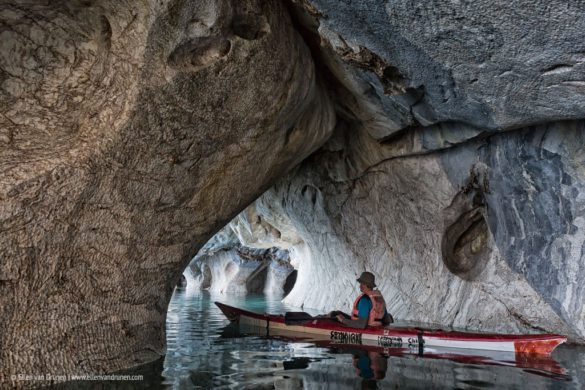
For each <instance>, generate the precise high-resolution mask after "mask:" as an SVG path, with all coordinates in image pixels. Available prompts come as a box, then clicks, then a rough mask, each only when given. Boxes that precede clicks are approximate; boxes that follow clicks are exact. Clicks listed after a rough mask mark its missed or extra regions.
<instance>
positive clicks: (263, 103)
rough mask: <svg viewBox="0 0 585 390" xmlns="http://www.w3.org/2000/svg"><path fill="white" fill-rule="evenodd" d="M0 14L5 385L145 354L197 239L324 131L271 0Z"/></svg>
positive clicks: (53, 7)
mask: <svg viewBox="0 0 585 390" xmlns="http://www.w3.org/2000/svg"><path fill="white" fill-rule="evenodd" d="M0 21H1V23H2V26H3V27H2V29H1V32H0V34H1V35H2V37H1V38H2V39H0V102H1V104H0V121H1V122H0V143H1V147H0V167H1V169H2V174H1V176H0V232H1V234H0V258H1V261H0V345H2V347H1V348H0V361H1V362H2V364H1V367H0V382H2V383H6V382H9V381H10V378H11V375H12V374H17V373H27V374H31V375H37V374H44V373H88V372H89V373H99V372H109V371H112V370H116V369H119V368H123V367H129V366H132V365H136V364H139V363H141V362H144V361H148V360H152V359H154V358H156V357H158V356H160V354H162V353H164V348H165V334H164V329H165V315H166V309H167V305H168V302H169V299H170V295H171V293H172V289H173V287H174V286H175V285H176V283H177V282H178V281H179V278H180V276H181V273H182V271H183V270H184V268H185V266H186V265H187V264H188V262H189V261H190V259H191V258H192V257H193V256H194V255H195V253H196V252H197V250H198V248H200V247H201V246H202V245H203V244H204V243H205V242H206V241H207V240H208V239H209V238H210V237H211V236H212V235H213V234H214V233H215V232H216V231H217V230H219V229H220V228H221V227H222V226H224V225H225V224H226V223H227V222H229V221H230V220H231V219H232V218H233V217H234V216H235V215H236V214H237V213H238V212H239V211H241V210H242V209H243V208H245V207H246V206H247V205H248V204H249V203H250V202H251V201H252V200H253V199H255V198H256V197H257V196H258V195H260V194H261V193H262V192H263V191H264V190H265V189H266V188H267V187H269V186H270V184H271V183H272V182H273V181H274V180H275V179H276V178H277V177H279V176H280V175H282V174H283V173H284V172H285V171H286V170H288V169H289V168H291V167H293V166H294V165H296V164H297V163H298V162H299V161H301V160H302V159H303V158H304V157H305V156H307V155H309V154H310V153H311V152H312V151H314V150H315V149H317V148H318V147H319V146H320V145H321V144H322V143H323V142H324V141H325V140H326V139H327V138H328V136H329V134H330V132H331V130H332V127H333V123H334V112H333V108H332V104H331V102H330V99H329V98H328V95H327V92H326V91H324V89H323V88H322V87H321V85H320V81H318V80H317V76H316V71H315V68H314V66H313V63H312V59H311V55H310V52H309V50H308V48H307V47H306V45H305V44H304V43H303V40H302V39H301V37H300V36H299V35H298V34H297V33H296V32H295V30H294V29H293V27H292V24H291V22H290V18H289V17H288V12H287V10H286V9H285V8H284V7H283V6H282V5H281V3H280V2H261V1H255V0H251V1H234V2H230V1H215V0H206V1H195V2H193V1H182V0H173V1H144V2H141V3H140V5H139V6H137V4H136V3H135V2H130V1H118V0H116V1H108V0H102V1H89V2H88V1H69V2H30V1H17V2H13V1H11V2H9V1H1V2H0ZM283 47H286V50H283V49H282V48H283ZM21 385H22V384H21Z"/></svg>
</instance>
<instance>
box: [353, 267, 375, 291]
mask: <svg viewBox="0 0 585 390" xmlns="http://www.w3.org/2000/svg"><path fill="white" fill-rule="evenodd" d="M356 280H357V281H358V282H360V283H363V284H365V285H366V286H368V287H369V288H374V287H376V277H375V276H374V274H373V273H371V272H368V271H366V272H362V274H361V276H360V277H359V278H357V279H356Z"/></svg>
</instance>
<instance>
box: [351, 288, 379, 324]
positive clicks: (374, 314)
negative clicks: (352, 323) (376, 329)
mask: <svg viewBox="0 0 585 390" xmlns="http://www.w3.org/2000/svg"><path fill="white" fill-rule="evenodd" d="M364 295H367V296H368V297H370V300H371V301H372V309H371V310H370V315H369V316H368V326H382V320H383V319H384V315H385V314H386V301H384V297H383V296H382V293H381V292H380V290H372V291H370V292H369V293H362V294H360V295H359V296H358V297H357V298H356V300H355V301H354V303H353V309H352V311H351V319H352V320H357V319H358V318H359V317H358V307H357V306H358V302H359V301H360V299H362V297H363V296H364Z"/></svg>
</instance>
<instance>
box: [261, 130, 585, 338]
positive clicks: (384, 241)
mask: <svg viewBox="0 0 585 390" xmlns="http://www.w3.org/2000/svg"><path fill="white" fill-rule="evenodd" d="M582 132H583V123H582V122H578V123H573V122H567V123H558V124H551V125H546V126H540V127H536V128H527V129H524V130H519V131H514V132H510V133H506V134H501V135H495V136H493V137H490V138H486V139H484V140H481V141H476V142H470V143H466V144H462V145H459V146H457V147H454V148H451V149H448V150H445V151H443V152H438V153H434V154H427V155H418V156H410V157H402V158H394V159H389V160H386V161H383V162H381V163H379V164H377V165H376V166H374V167H372V168H371V169H369V170H366V171H365V172H364V173H363V174H361V175H360V176H358V177H345V178H344V180H340V179H339V176H337V173H338V172H339V171H343V169H337V170H330V169H329V167H331V166H337V165H344V164H346V162H345V161H344V160H343V159H341V158H339V157H338V156H337V155H335V154H331V153H329V152H327V151H326V148H325V149H324V150H323V151H321V152H319V153H316V154H315V155H314V156H312V157H311V159H310V160H308V161H307V162H306V163H304V164H302V166H301V167H300V168H299V169H297V170H295V171H294V173H291V174H290V175H288V177H287V178H286V179H284V180H282V181H281V182H280V183H279V184H278V185H277V186H276V187H274V188H273V189H271V190H270V191H268V192H267V193H266V194H264V195H263V196H262V197H261V198H260V199H259V200H258V201H257V203H258V202H259V203H260V204H270V205H272V207H273V208H272V210H273V212H277V213H280V214H282V215H285V216H286V217H287V218H288V219H289V221H291V222H290V224H291V225H293V226H297V227H298V232H299V235H300V236H301V238H302V240H303V243H304V246H305V250H306V254H305V256H303V257H302V258H301V261H300V263H299V264H298V271H299V277H298V280H297V284H296V285H295V288H294V289H293V291H292V292H291V293H290V295H289V296H287V298H286V300H287V301H288V302H289V303H291V304H293V305H299V306H300V305H301V304H304V305H305V306H306V307H307V306H308V307H312V308H315V309H321V310H326V311H329V310H332V309H335V308H340V309H343V310H346V311H347V310H349V308H350V306H351V303H352V302H353V299H354V298H355V296H356V295H357V294H358V293H359V292H358V285H357V283H356V282H355V279H356V277H357V276H358V275H359V274H360V273H361V272H362V271H364V270H369V271H372V272H374V273H375V275H377V277H378V282H377V283H378V285H379V286H380V289H381V290H382V292H383V293H384V296H385V297H386V301H387V303H388V306H389V309H390V311H391V312H392V314H393V315H394V317H395V318H397V319H400V320H414V321H423V322H428V323H434V324H439V325H442V326H446V325H447V326H449V325H450V326H454V327H458V328H467V329H476V330H489V331H499V332H533V331H548V332H558V333H562V334H566V335H569V337H570V338H571V339H572V340H573V341H577V342H583V341H584V340H585V327H584V323H583V319H584V317H583V309H582V308H583V294H582V292H581V288H582V287H581V285H582V284H581V283H579V282H578V281H579V280H582V279H583V278H584V277H585V268H584V267H583V264H584V263H585V259H584V258H583V251H582V248H583V244H584V243H585V240H584V237H585V236H584V234H583V230H582V228H581V227H580V226H581V222H582V218H583V217H582V213H583V198H582V196H581V195H580V194H582V193H583V189H582V186H583V183H584V181H583V180H582V179H581V175H582V172H581V171H582V169H581V168H580V167H582V166H583V161H582V160H583V151H582V149H583V145H585V143H584V142H582V135H581V134H582ZM274 205H278V207H276V208H275V207H274ZM470 213H471V214H470ZM276 227H277V228H278V226H276ZM445 242H447V243H448V244H450V246H449V248H448V251H450V252H448V253H446V252H445V247H444V246H445ZM316 286H319V287H316ZM322 286H327V288H325V289H323V288H322ZM317 291H318V293H317Z"/></svg>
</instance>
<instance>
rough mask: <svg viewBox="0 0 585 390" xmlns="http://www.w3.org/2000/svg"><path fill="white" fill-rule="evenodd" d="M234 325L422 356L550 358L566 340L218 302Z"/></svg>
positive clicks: (545, 336)
mask: <svg viewBox="0 0 585 390" xmlns="http://www.w3.org/2000/svg"><path fill="white" fill-rule="evenodd" d="M215 304H216V305H217V306H218V307H219V309H220V310H221V311H222V313H223V314H224V315H225V316H226V317H227V318H228V319H229V320H230V321H231V322H236V323H238V324H243V325H247V326H255V327H260V328H265V329H266V331H274V330H276V331H285V332H287V333H291V334H305V335H310V336H311V337H318V338H322V339H328V340H330V341H331V342H332V343H337V344H349V345H366V346H367V345H370V346H379V347H404V346H406V347H408V348H414V349H418V350H419V351H421V352H422V350H423V349H424V348H428V347H439V348H456V349H472V350H485V351H501V352H513V353H515V354H522V355H524V354H528V355H531V354H534V355H542V356H549V355H550V354H551V353H552V351H553V350H554V349H555V348H556V347H557V346H559V345H560V344H562V343H564V342H566V341H567V338H566V337H565V336H562V335H558V334H528V335H516V334H494V333H492V334H490V333H470V332H460V331H449V330H442V329H422V328H413V327H397V326H393V325H388V326H386V327H368V328H365V329H358V328H351V327H347V326H344V325H343V324H341V323H340V322H338V321H336V320H335V319H331V318H324V317H312V316H310V315H309V314H307V313H302V312H301V313H299V312H292V313H291V312H289V313H286V315H272V314H265V313H256V312H252V311H247V310H244V309H240V308H237V307H233V306H229V305H226V304H223V303H220V302H215Z"/></svg>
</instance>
